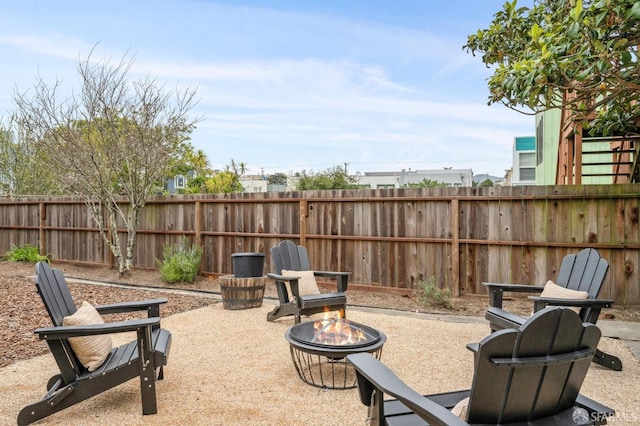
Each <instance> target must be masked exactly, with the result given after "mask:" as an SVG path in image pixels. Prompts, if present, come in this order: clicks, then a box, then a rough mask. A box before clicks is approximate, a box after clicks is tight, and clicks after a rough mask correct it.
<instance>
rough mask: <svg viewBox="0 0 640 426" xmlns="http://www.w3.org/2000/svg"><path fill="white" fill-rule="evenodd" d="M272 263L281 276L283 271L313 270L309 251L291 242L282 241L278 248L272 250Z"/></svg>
mask: <svg viewBox="0 0 640 426" xmlns="http://www.w3.org/2000/svg"><path fill="white" fill-rule="evenodd" d="M271 261H272V262H273V268H274V271H275V272H276V273H277V274H281V273H282V271H283V270H287V271H310V270H311V266H310V263H309V255H308V253H307V249H306V248H305V247H304V246H299V245H296V244H295V243H294V242H293V241H289V240H284V241H281V242H280V243H279V244H278V245H277V246H275V247H272V248H271Z"/></svg>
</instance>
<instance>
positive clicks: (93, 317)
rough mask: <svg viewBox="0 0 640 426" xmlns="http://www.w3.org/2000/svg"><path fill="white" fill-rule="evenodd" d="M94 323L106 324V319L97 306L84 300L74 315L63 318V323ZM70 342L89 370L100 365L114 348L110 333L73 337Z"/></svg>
mask: <svg viewBox="0 0 640 426" xmlns="http://www.w3.org/2000/svg"><path fill="white" fill-rule="evenodd" d="M92 324H104V320H103V319H102V317H101V316H100V313H98V311H97V310H96V308H94V307H93V305H91V304H90V303H89V302H86V301H85V302H82V306H81V307H80V308H78V310H77V311H76V312H75V313H74V314H73V315H69V316H66V317H64V318H63V319H62V325H92ZM69 343H70V344H71V348H72V349H73V352H75V354H76V356H77V357H78V359H79V360H80V362H81V363H82V365H84V366H85V367H86V368H87V370H89V371H94V370H95V369H96V368H98V367H100V366H101V365H102V363H103V362H104V360H105V359H107V356H108V355H109V353H110V352H111V349H112V348H113V341H112V340H111V336H110V335H108V334H99V335H96V336H81V337H71V338H69Z"/></svg>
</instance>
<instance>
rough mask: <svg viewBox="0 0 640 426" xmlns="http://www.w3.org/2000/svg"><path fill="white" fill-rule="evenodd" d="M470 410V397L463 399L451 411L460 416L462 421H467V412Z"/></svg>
mask: <svg viewBox="0 0 640 426" xmlns="http://www.w3.org/2000/svg"><path fill="white" fill-rule="evenodd" d="M468 409H469V397H466V398H464V399H461V400H460V401H459V402H458V403H457V404H456V405H455V407H453V408H452V409H451V412H452V413H453V414H455V415H456V416H458V417H459V418H460V419H461V420H464V421H465V422H466V421H467V411H468Z"/></svg>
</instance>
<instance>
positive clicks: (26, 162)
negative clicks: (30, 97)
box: [0, 125, 61, 195]
mask: <svg viewBox="0 0 640 426" xmlns="http://www.w3.org/2000/svg"><path fill="white" fill-rule="evenodd" d="M24 136H25V135H24V132H22V131H21V129H20V128H19V127H18V126H16V125H7V126H4V125H0V193H4V194H11V195H37V194H38V195H42V194H47V195H51V194H59V193H60V192H61V188H60V185H59V181H58V179H57V177H56V175H55V173H54V172H53V170H52V169H51V167H49V165H48V163H49V161H48V154H47V153H46V152H44V151H43V150H41V149H39V146H38V144H36V143H33V141H29V140H28V139H26V138H25V137H24Z"/></svg>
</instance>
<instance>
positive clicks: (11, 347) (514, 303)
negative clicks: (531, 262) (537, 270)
mask: <svg viewBox="0 0 640 426" xmlns="http://www.w3.org/2000/svg"><path fill="white" fill-rule="evenodd" d="M53 266H54V267H56V268H58V269H61V270H62V271H63V272H64V274H65V276H66V277H67V279H68V281H69V288H70V290H71V292H72V295H73V298H74V300H75V301H76V302H77V303H78V305H79V304H80V303H82V300H87V301H90V302H91V303H93V304H107V303H116V302H124V301H130V300H140V299H147V298H154V297H166V296H167V295H166V294H159V293H158V292H156V291H153V290H131V289H120V288H114V287H105V286H97V285H89V284H79V283H75V282H73V281H74V280H73V278H81V279H84V280H92V281H102V282H109V283H119V284H127V285H131V286H150V287H158V288H161V289H176V290H179V289H186V290H199V291H205V292H211V293H212V295H213V296H214V297H217V296H218V295H219V293H220V285H219V282H218V280H215V279H208V278H202V277H199V278H198V279H197V280H196V282H195V283H193V284H182V285H175V284H166V283H164V282H163V281H162V280H161V279H160V275H159V273H158V272H157V271H149V270H136V271H134V273H133V276H131V277H127V278H119V277H118V274H117V271H114V270H110V269H108V268H100V267H87V266H75V265H70V264H57V265H55V264H54V265H53ZM34 273H35V269H34V265H32V264H29V263H16V262H0V292H1V293H0V294H2V295H3V300H4V302H5V303H2V304H0V324H5V325H6V326H5V327H2V328H0V342H2V347H3V351H2V353H1V354H0V367H4V366H6V365H8V364H10V363H12V362H15V361H17V360H21V359H27V358H31V357H33V356H36V355H40V354H42V353H45V352H47V351H48V347H47V345H46V343H44V342H42V341H39V340H38V339H37V338H36V336H35V335H34V334H33V330H34V329H36V328H38V327H44V326H49V325H50V322H49V317H48V315H47V313H46V310H45V308H44V305H43V304H42V301H41V300H40V297H39V296H38V294H37V293H36V290H35V285H34V284H33V275H34ZM265 297H266V298H273V299H275V298H276V297H277V296H276V291H275V287H274V286H273V285H269V284H267V288H266V290H265ZM348 300H349V304H350V305H354V306H368V307H377V308H387V309H394V310H400V311H410V312H425V313H442V314H454V315H468V316H477V317H483V316H484V311H485V310H486V309H487V306H488V300H487V298H486V297H478V296H468V297H463V298H459V299H452V300H451V304H452V306H451V307H450V308H449V309H444V308H438V307H425V306H424V305H423V304H421V303H420V302H419V301H418V300H417V299H416V298H415V297H407V296H401V295H397V294H388V293H375V292H363V291H350V292H349V295H348ZM218 301H219V299H217V298H206V297H195V296H188V295H183V294H172V295H171V296H170V297H169V302H168V303H167V304H166V305H163V306H162V308H161V309H162V315H163V317H166V316H170V315H173V314H176V313H179V312H184V311H188V310H191V309H196V308H200V307H203V306H206V305H209V304H212V303H217V302H218ZM505 308H506V309H508V310H510V311H511V312H514V313H519V314H521V315H528V314H530V312H531V302H530V301H528V300H527V299H523V298H515V299H511V300H507V301H505ZM138 315H144V314H138ZM603 317H604V318H607V319H618V320H622V321H640V308H639V307H637V306H636V307H626V308H625V307H615V308H614V309H610V310H607V311H606V312H604V313H603ZM124 318H131V315H129V316H125V315H120V316H118V315H113V316H111V318H110V320H111V321H117V320H120V319H124Z"/></svg>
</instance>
